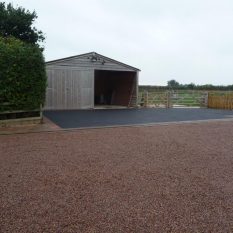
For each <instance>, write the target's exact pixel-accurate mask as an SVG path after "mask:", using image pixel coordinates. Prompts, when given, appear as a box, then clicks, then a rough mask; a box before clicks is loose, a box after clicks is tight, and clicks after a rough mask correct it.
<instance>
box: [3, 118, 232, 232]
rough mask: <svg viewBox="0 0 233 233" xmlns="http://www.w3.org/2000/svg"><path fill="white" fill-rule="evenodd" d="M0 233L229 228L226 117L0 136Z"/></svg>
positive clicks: (229, 160) (229, 131) (229, 141)
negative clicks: (222, 120) (167, 123)
mask: <svg viewBox="0 0 233 233" xmlns="http://www.w3.org/2000/svg"><path fill="white" fill-rule="evenodd" d="M0 181H1V183H0V232H4V233H5V232H10V233H14V232H17V233H19V232H30V233H31V232H57V233H58V232H101V233H103V232H124V233H125V232H153V233H154V232H182V233H185V232H189V233H190V232H224V233H227V232H233V205H232V203H233V121H229V122H218V123H217V122H216V123H213V122H212V123H200V124H183V125H182V124H179V125H174V124H173V125H167V126H161V125H160V126H159V125H157V126H153V127H135V128H129V127H125V128H112V129H110V128H107V129H93V130H79V131H73V132H68V131H66V132H54V133H32V134H22V135H5V136H0Z"/></svg>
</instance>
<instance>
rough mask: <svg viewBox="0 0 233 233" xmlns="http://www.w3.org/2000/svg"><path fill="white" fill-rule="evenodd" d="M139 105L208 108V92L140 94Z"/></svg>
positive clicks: (189, 91)
mask: <svg viewBox="0 0 233 233" xmlns="http://www.w3.org/2000/svg"><path fill="white" fill-rule="evenodd" d="M138 100H139V103H138V104H139V105H140V106H144V107H159V108H160V107H164V108H171V107H207V101H208V92H206V91H194V90H184V91H168V90H167V91H160V92H147V91H144V92H140V93H139V98H138Z"/></svg>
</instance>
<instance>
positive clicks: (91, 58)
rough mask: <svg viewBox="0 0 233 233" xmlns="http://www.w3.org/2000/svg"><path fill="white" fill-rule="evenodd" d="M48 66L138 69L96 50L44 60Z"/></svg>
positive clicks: (121, 69)
mask: <svg viewBox="0 0 233 233" xmlns="http://www.w3.org/2000/svg"><path fill="white" fill-rule="evenodd" d="M46 67H47V68H48V69H49V68H56V67H57V68H66V67H68V68H75V69H76V70H90V69H92V70H115V71H118V70H119V71H139V69H137V68H135V67H132V66H129V65H126V64H124V63H122V62H118V61H116V60H113V59H111V58H108V57H105V56H103V55H101V54H98V53H96V52H91V53H86V54H82V55H78V56H72V57H67V58H63V59H58V60H54V61H49V62H46Z"/></svg>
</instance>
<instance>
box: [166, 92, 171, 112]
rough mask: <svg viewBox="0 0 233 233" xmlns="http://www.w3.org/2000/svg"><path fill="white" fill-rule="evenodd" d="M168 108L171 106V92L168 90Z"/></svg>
mask: <svg viewBox="0 0 233 233" xmlns="http://www.w3.org/2000/svg"><path fill="white" fill-rule="evenodd" d="M166 107H167V108H170V107H171V92H170V91H167V104H166Z"/></svg>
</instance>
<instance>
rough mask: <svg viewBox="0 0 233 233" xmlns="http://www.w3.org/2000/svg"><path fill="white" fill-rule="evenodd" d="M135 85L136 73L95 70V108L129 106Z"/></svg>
mask: <svg viewBox="0 0 233 233" xmlns="http://www.w3.org/2000/svg"><path fill="white" fill-rule="evenodd" d="M136 83H137V82H136V72H128V71H107V70H96V71H95V85H94V86H95V90H94V91H95V94H94V95H95V107H96V106H97V107H98V106H125V107H128V106H130V104H131V100H132V96H133V95H135V93H136Z"/></svg>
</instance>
